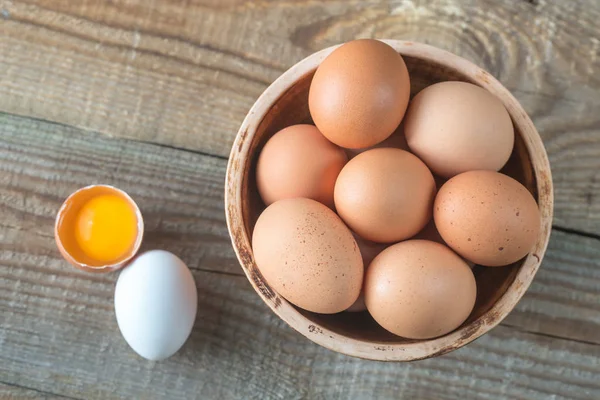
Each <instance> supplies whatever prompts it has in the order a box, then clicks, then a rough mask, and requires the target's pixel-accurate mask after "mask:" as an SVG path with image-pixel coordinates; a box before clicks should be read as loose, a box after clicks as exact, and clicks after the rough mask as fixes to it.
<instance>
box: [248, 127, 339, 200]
mask: <svg viewBox="0 0 600 400" xmlns="http://www.w3.org/2000/svg"><path fill="white" fill-rule="evenodd" d="M347 161H348V157H347V156H346V153H345V152H344V150H343V149H341V148H339V147H338V146H336V145H334V144H333V143H331V142H330V141H329V140H327V139H326V138H325V137H324V136H323V135H322V134H321V132H319V130H318V129H317V128H316V127H315V126H313V125H293V126H289V127H287V128H285V129H282V130H281V131H279V132H278V133H276V134H275V135H274V136H273V137H272V138H271V139H269V141H268V142H267V143H266V144H265V147H264V148H263V149H262V151H261V153H260V156H259V158H258V164H257V166H256V183H257V186H258V192H259V193H260V196H261V198H262V199H263V201H264V202H265V204H266V205H269V204H271V203H274V202H276V201H277V200H281V199H291V198H294V197H306V198H309V199H313V200H317V201H319V202H321V203H323V204H325V205H326V206H328V207H333V188H334V186H335V180H336V178H337V176H338V174H339V173H340V171H341V170H342V168H343V167H344V165H345V164H346V162H347Z"/></svg>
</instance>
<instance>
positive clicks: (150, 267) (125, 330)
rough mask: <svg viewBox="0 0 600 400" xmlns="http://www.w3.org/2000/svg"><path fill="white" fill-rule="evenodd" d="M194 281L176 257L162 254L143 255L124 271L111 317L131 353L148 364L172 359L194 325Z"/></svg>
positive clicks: (195, 292) (118, 283)
mask: <svg viewBox="0 0 600 400" xmlns="http://www.w3.org/2000/svg"><path fill="white" fill-rule="evenodd" d="M197 301H198V293H197V290H196V284H195V282H194V277H193V276H192V273H191V272H190V270H189V269H188V267H187V266H186V265H185V264H184V263H183V261H181V260H180V259H179V258H178V257H177V256H175V255H174V254H171V253H169V252H167V251H164V250H152V251H148V252H146V253H144V254H141V255H140V256H138V257H137V258H136V259H134V260H133V261H132V262H131V263H130V264H129V265H128V266H127V267H125V268H124V269H123V270H122V272H121V274H120V275H119V278H118V280H117V284H116V287H115V314H116V317H117V323H118V325H119V329H120V330H121V334H122V335H123V337H124V338H125V341H126V342H127V343H128V344H129V346H131V348H132V349H133V350H134V351H135V352H136V353H138V354H139V355H140V356H142V357H144V358H146V359H149V360H162V359H164V358H167V357H170V356H172V355H173V354H175V353H176V352H177V351H178V350H179V349H180V348H181V346H183V344H184V343H185V341H186V340H187V338H188V336H189V335H190V332H191V330H192V327H193V325H194V320H195V319H196V310H197Z"/></svg>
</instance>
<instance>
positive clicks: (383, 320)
mask: <svg viewBox="0 0 600 400" xmlns="http://www.w3.org/2000/svg"><path fill="white" fill-rule="evenodd" d="M476 295H477V287H476V283H475V277H474V276H473V273H472V272H471V269H470V268H469V266H468V265H467V264H466V263H465V262H464V261H463V260H462V259H461V258H460V257H459V256H458V255H457V254H456V253H454V252H453V251H452V250H450V249H449V248H448V247H446V246H444V245H442V244H440V243H435V242H430V241H427V240H407V241H404V242H400V243H397V244H395V245H393V246H390V247H388V248H387V249H385V250H384V251H383V252H381V254H379V255H378V256H377V257H375V259H374V260H373V262H372V263H371V265H370V266H369V269H368V270H367V273H366V276H365V301H366V304H367V308H368V310H369V313H370V314H371V315H372V316H373V318H374V319H375V321H377V322H378V323H379V324H380V325H381V326H382V327H384V328H385V329H387V330H388V331H390V332H392V333H394V334H396V335H398V336H402V337H405V338H409V339H430V338H434V337H438V336H441V335H445V334H446V333H449V332H451V331H453V330H454V329H456V328H458V327H459V326H460V325H461V324H462V323H463V322H464V321H465V320H466V319H467V317H468V316H469V314H470V313H471V311H472V310H473V306H474V305H475V298H476Z"/></svg>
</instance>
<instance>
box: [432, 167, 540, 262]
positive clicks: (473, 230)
mask: <svg viewBox="0 0 600 400" xmlns="http://www.w3.org/2000/svg"><path fill="white" fill-rule="evenodd" d="M434 222H435V226H436V227H437V229H438V232H439V233H440V235H441V236H442V238H443V239H444V241H445V242H446V243H447V244H448V246H450V247H451V248H452V249H454V251H456V252H457V253H458V254H460V255H461V256H463V257H464V258H466V259H467V260H470V261H472V262H474V263H476V264H480V265H484V266H488V267H497V266H503V265H508V264H511V263H514V262H516V261H518V260H519V259H521V258H523V257H525V256H526V255H527V253H529V251H530V250H531V248H532V247H533V245H534V244H535V242H536V240H537V239H538V235H539V231H540V225H541V217H540V212H539V209H538V206H537V203H536V201H535V199H534V198H533V196H532V194H531V193H529V191H528V190H527V189H526V188H525V187H524V186H523V185H521V184H520V183H519V182H518V181H516V180H515V179H513V178H511V177H509V176H507V175H504V174H501V173H499V172H494V171H469V172H465V173H462V174H460V175H457V176H455V177H454V178H452V179H450V180H449V181H448V182H446V183H445V184H444V185H443V186H442V187H441V188H440V191H439V193H438V195H437V197H436V199H435V203H434Z"/></svg>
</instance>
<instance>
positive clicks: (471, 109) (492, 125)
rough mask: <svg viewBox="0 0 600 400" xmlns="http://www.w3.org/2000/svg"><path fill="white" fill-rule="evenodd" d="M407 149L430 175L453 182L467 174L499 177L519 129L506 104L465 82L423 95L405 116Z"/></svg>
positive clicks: (439, 85)
mask: <svg viewBox="0 0 600 400" xmlns="http://www.w3.org/2000/svg"><path fill="white" fill-rule="evenodd" d="M404 133H405V135H406V141H407V142H408V146H409V147H410V149H411V150H412V152H413V153H415V154H416V155H417V156H419V158H421V160H423V161H424V162H425V164H427V166H428V167H429V168H431V171H432V172H433V173H434V174H436V175H440V176H443V177H448V178H449V177H452V176H454V175H456V174H460V173H461V172H465V171H472V170H492V171H498V170H500V169H501V168H502V166H503V165H504V164H506V162H507V161H508V158H509V157H510V154H511V152H512V149H513V145H514V136H515V135H514V128H513V125H512V121H511V119H510V115H509V114H508V111H506V108H504V105H503V104H502V102H501V101H500V100H499V99H498V98H497V97H495V96H494V95H493V94H491V93H490V92H488V91H487V90H485V89H483V88H481V87H479V86H476V85H472V84H470V83H466V82H441V83H436V84H434V85H431V86H428V87H427V88H425V89H423V90H422V91H421V92H419V94H417V95H416V96H415V98H414V99H413V100H412V101H411V103H410V107H409V108H408V111H407V112H406V118H405V128H404Z"/></svg>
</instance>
